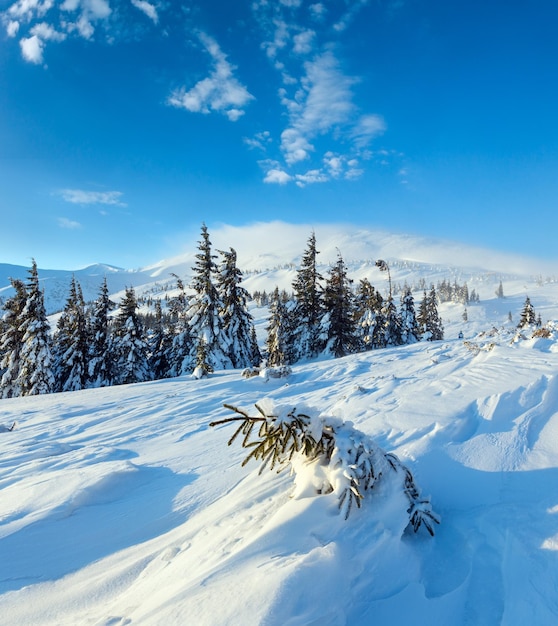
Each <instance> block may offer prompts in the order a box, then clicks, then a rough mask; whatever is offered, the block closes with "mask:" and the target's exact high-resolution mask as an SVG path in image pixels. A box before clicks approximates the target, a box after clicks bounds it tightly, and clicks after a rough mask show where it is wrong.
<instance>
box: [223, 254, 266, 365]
mask: <svg viewBox="0 0 558 626" xmlns="http://www.w3.org/2000/svg"><path fill="white" fill-rule="evenodd" d="M220 254H221V256H222V263H221V266H220V268H219V275H218V278H217V292H218V294H219V297H220V300H221V303H222V309H221V318H222V321H223V331H224V333H225V334H226V336H227V341H228V345H229V351H228V357H229V359H230V360H231V362H232V365H233V367H235V368H245V367H250V366H252V365H258V364H259V362H260V361H261V355H260V352H259V350H258V347H257V344H256V345H254V341H253V339H254V333H253V331H254V318H253V317H252V315H251V314H250V312H249V311H248V292H247V291H246V289H244V288H243V287H242V286H241V282H242V272H241V271H240V270H239V269H238V267H237V266H236V251H235V250H234V249H233V248H231V249H230V250H229V251H228V252H223V251H220Z"/></svg>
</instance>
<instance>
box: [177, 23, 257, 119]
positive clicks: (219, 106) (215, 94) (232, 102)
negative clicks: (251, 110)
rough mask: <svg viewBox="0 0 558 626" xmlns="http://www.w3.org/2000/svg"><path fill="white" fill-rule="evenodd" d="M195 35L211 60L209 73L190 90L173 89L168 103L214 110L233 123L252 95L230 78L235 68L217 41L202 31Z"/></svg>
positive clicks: (198, 111) (193, 111) (192, 108)
mask: <svg viewBox="0 0 558 626" xmlns="http://www.w3.org/2000/svg"><path fill="white" fill-rule="evenodd" d="M199 37H200V41H201V42H202V44H203V45H204V47H205V49H206V50H207V52H208V53H209V55H210V56H211V59H212V61H213V68H212V70H211V73H210V75H209V76H208V77H207V78H204V79H203V80H200V81H199V82H198V83H196V84H195V85H194V86H193V87H192V88H191V89H186V88H185V87H181V88H179V89H176V90H175V91H173V92H172V94H171V95H170V97H169V99H168V103H169V104H170V105H171V106H174V107H178V108H183V109H186V110H187V111H190V112H192V113H206V114H207V113H210V112H211V111H215V112H218V113H222V114H223V115H226V116H227V117H228V118H229V120H230V121H231V122H235V121H236V120H238V119H239V118H240V117H241V116H242V115H244V107H245V106H246V105H247V104H248V103H249V102H250V100H253V98H254V96H252V95H251V94H250V93H249V91H248V90H247V89H246V87H244V85H242V84H241V83H240V82H239V81H238V80H237V79H236V78H235V77H234V75H233V72H234V70H235V69H236V68H235V67H234V66H233V65H231V64H230V63H229V62H228V61H227V56H226V55H225V54H224V53H223V52H222V51H221V48H220V47H219V45H218V44H217V42H216V41H215V40H214V39H213V38H211V37H209V36H208V35H206V34H205V33H200V35H199Z"/></svg>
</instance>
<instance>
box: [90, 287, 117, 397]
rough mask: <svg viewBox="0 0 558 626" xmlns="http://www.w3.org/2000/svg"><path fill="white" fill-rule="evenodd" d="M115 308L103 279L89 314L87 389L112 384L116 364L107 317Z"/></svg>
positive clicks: (108, 318)
mask: <svg viewBox="0 0 558 626" xmlns="http://www.w3.org/2000/svg"><path fill="white" fill-rule="evenodd" d="M115 308H116V304H115V303H114V302H113V301H112V300H111V299H110V297H109V290H108V285H107V279H106V277H105V278H104V280H103V283H102V285H101V287H100V289H99V295H98V297H97V299H96V300H95V302H94V303H93V306H92V308H91V311H90V314H89V342H90V343H89V366H88V376H87V378H88V382H87V386H88V387H108V386H110V385H112V383H113V380H114V376H115V367H116V363H115V358H114V354H113V343H112V334H111V326H110V317H109V316H110V312H111V311H112V310H114V309H115Z"/></svg>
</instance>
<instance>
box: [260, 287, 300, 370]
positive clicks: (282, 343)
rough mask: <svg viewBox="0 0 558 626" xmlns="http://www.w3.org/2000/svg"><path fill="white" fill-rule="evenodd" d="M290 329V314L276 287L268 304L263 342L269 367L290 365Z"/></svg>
mask: <svg viewBox="0 0 558 626" xmlns="http://www.w3.org/2000/svg"><path fill="white" fill-rule="evenodd" d="M289 331H290V316H289V314H288V311H287V305H286V304H285V303H284V302H283V300H282V299H281V296H280V294H279V289H278V288H277V287H276V288H275V290H274V291H273V294H272V295H271V301H270V304H269V322H268V326H267V338H266V342H265V348H266V360H267V364H268V365H269V366H271V367H280V366H282V365H292V363H293V362H294V361H293V358H294V355H293V342H292V335H291V333H290V332H289Z"/></svg>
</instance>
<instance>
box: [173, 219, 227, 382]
mask: <svg viewBox="0 0 558 626" xmlns="http://www.w3.org/2000/svg"><path fill="white" fill-rule="evenodd" d="M198 250H199V252H198V254H196V262H195V265H194V267H193V268H192V270H193V277H192V282H191V288H192V290H193V292H194V293H193V295H192V297H191V299H190V303H189V306H188V312H187V319H188V324H189V330H190V337H191V338H192V348H191V350H190V354H189V359H187V360H185V362H183V364H182V372H181V373H182V374H185V373H187V372H191V371H192V370H193V369H194V367H195V363H196V360H197V354H198V349H199V346H200V343H201V342H203V344H204V346H205V348H204V349H206V350H207V363H208V365H209V366H210V367H212V368H213V369H214V370H218V369H227V368H231V367H232V362H231V359H230V358H229V356H228V354H229V350H230V345H229V338H228V337H227V334H226V333H225V331H224V329H223V320H222V318H221V315H220V312H221V311H222V310H223V303H222V302H221V299H220V298H219V294H218V292H217V288H216V287H215V284H214V278H215V276H216V273H217V265H216V263H215V260H214V259H215V258H216V256H215V255H214V254H212V252H211V241H210V240H209V234H208V232H207V227H206V225H205V224H203V225H202V238H201V241H200V242H199V245H198Z"/></svg>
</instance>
